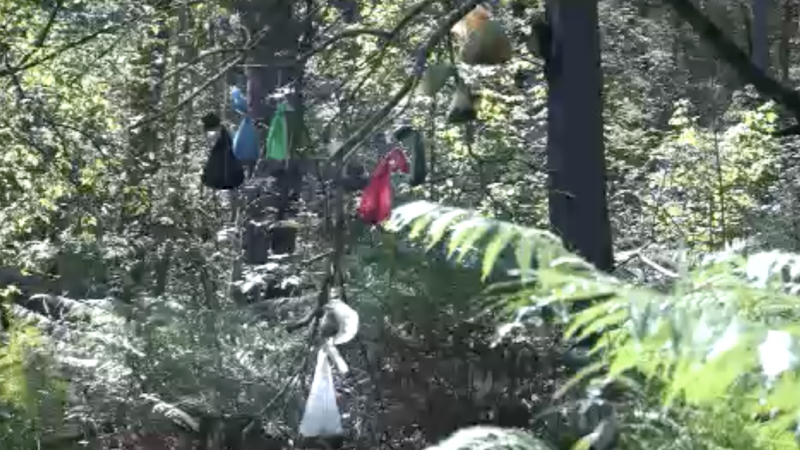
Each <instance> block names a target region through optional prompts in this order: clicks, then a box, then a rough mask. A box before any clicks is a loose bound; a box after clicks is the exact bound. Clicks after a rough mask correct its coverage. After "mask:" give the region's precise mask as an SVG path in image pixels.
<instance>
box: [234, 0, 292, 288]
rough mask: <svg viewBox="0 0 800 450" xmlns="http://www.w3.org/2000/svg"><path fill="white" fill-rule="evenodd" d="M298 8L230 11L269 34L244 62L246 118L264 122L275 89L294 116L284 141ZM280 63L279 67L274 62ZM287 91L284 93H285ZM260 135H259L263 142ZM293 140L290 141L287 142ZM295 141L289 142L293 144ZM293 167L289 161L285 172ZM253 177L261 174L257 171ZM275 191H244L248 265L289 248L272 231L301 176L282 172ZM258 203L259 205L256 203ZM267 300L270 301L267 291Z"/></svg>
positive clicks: (285, 4) (281, 3)
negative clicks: (268, 224)
mask: <svg viewBox="0 0 800 450" xmlns="http://www.w3.org/2000/svg"><path fill="white" fill-rule="evenodd" d="M301 5H302V4H301V3H299V2H295V1H291V0H275V1H272V2H262V1H254V0H238V1H236V2H235V7H236V10H237V11H238V12H239V14H240V15H241V16H242V18H243V24H244V26H246V27H247V28H248V30H249V31H250V34H251V35H253V34H255V33H257V32H258V31H259V30H262V29H265V28H267V29H268V30H269V31H268V32H267V33H266V35H265V36H264V38H263V39H261V40H260V41H259V42H258V44H257V45H256V47H255V48H254V50H253V52H252V53H251V56H250V58H249V59H248V61H247V69H246V71H245V73H246V75H247V91H248V101H249V103H250V108H251V114H252V117H253V118H254V119H256V120H258V121H261V122H264V123H269V122H270V121H271V119H272V116H273V114H274V112H275V110H276V107H277V105H278V100H276V99H275V98H274V94H276V93H277V92H278V91H279V90H284V89H286V91H287V92H288V94H287V96H286V97H285V98H284V100H285V101H286V102H288V104H289V105H290V109H291V110H293V111H294V113H292V112H289V113H288V114H287V119H288V122H289V124H290V137H291V136H298V133H297V131H298V123H300V124H301V123H302V120H298V117H297V116H298V115H301V114H302V111H303V108H302V101H301V100H302V98H301V95H300V91H299V89H298V83H300V82H302V74H303V65H302V63H298V64H297V65H296V66H293V65H291V64H286V61H291V60H293V59H295V58H296V57H297V54H298V51H299V47H300V45H301V42H300V37H301V35H302V34H303V33H304V32H307V31H308V30H306V27H303V26H302V25H303V24H301V23H300V22H299V21H298V20H297V19H296V10H297V9H299V7H300V6H301ZM278 61H280V63H278ZM287 88H288V89H287ZM264 137H265V136H262V138H261V142H263V140H264ZM292 140H293V139H290V141H292ZM294 144H296V142H290V145H291V146H295V145H294ZM291 167H296V163H295V164H293V163H291V162H290V168H291ZM256 174H257V176H264V175H266V174H265V173H264V172H263V171H261V170H258V171H257V172H256ZM274 185H275V188H274V189H273V190H272V191H270V192H266V191H264V190H257V189H255V188H253V189H250V190H246V192H245V195H246V197H247V198H246V201H245V202H244V203H245V204H246V205H248V206H247V208H246V209H245V211H243V212H244V214H245V219H244V224H245V239H244V247H245V261H246V262H247V263H249V264H263V263H264V262H266V259H267V257H268V256H269V254H270V253H283V252H285V251H289V252H290V253H291V252H292V251H293V248H294V244H295V236H294V231H293V230H289V231H288V232H287V233H286V235H284V233H283V232H282V230H284V229H283V228H281V227H275V226H274V225H275V223H274V222H277V221H281V220H285V219H288V218H290V217H291V215H292V212H291V209H292V208H291V206H292V202H291V198H292V197H293V196H294V194H295V193H297V192H299V191H300V188H301V186H302V174H298V173H296V172H295V171H293V170H288V171H286V172H285V173H284V174H283V175H281V176H278V177H277V178H276V180H275V183H274ZM262 200H263V201H262ZM269 210H275V211H277V213H276V214H275V215H274V216H272V217H270V216H269V215H268V214H267V211H269ZM270 219H272V220H273V226H272V228H271V229H270V227H265V226H263V225H260V226H259V225H256V224H259V223H261V224H263V223H264V222H265V221H268V220H270ZM267 297H270V295H269V292H268V293H267Z"/></svg>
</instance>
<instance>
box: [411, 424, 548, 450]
mask: <svg viewBox="0 0 800 450" xmlns="http://www.w3.org/2000/svg"><path fill="white" fill-rule="evenodd" d="M505 449H508V450H551V449H552V447H550V446H549V445H547V444H546V443H544V442H542V441H540V440H538V439H535V438H533V437H531V436H530V434H528V433H526V432H524V431H522V430H514V429H503V428H496V427H484V426H477V427H470V428H464V429H462V430H459V431H457V432H455V433H453V434H452V435H451V436H450V437H448V438H447V439H445V440H443V441H442V442H440V443H439V445H436V446H433V447H428V448H427V450H505Z"/></svg>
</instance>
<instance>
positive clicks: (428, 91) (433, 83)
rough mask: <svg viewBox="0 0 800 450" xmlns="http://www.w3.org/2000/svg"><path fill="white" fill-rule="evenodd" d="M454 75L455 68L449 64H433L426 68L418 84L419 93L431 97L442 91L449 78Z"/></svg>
mask: <svg viewBox="0 0 800 450" xmlns="http://www.w3.org/2000/svg"><path fill="white" fill-rule="evenodd" d="M455 73H456V68H455V67H453V66H451V65H450V64H433V65H431V66H428V68H427V69H425V73H424V74H422V79H421V80H420V82H419V90H420V92H422V93H423V94H425V95H427V96H429V97H433V96H434V95H436V94H437V93H438V92H439V91H440V90H442V88H443V87H444V85H445V84H447V81H448V80H449V79H450V77H452V76H453V75H454V74H455Z"/></svg>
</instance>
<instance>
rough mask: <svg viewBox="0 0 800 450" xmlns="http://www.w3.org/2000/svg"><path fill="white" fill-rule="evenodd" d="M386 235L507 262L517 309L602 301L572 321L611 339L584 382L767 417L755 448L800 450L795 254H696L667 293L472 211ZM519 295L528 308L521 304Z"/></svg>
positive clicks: (410, 209)
mask: <svg viewBox="0 0 800 450" xmlns="http://www.w3.org/2000/svg"><path fill="white" fill-rule="evenodd" d="M445 220H446V221H447V226H446V227H445V226H444V225H442V222H443V221H445ZM431 224H436V227H435V230H433V231H434V232H429V231H430V230H432V229H433V228H434V227H433V225H431ZM387 229H388V230H390V231H392V232H394V233H396V234H399V235H407V236H409V237H410V238H412V239H415V240H417V241H422V242H425V244H426V247H427V248H432V246H433V245H436V243H440V242H441V243H442V244H443V245H446V246H447V248H448V250H449V253H450V254H451V255H453V254H461V255H463V254H467V253H475V252H478V253H480V254H481V255H482V264H481V266H482V273H483V276H484V278H487V277H488V274H489V273H490V272H491V271H492V270H497V268H498V267H502V271H503V272H504V273H505V274H506V275H516V276H517V277H518V278H520V277H525V278H524V281H527V280H530V281H532V282H526V283H517V284H516V286H518V288H517V289H516V290H515V291H514V290H512V291H511V292H508V291H507V293H506V294H504V296H505V298H506V299H507V300H509V301H511V302H513V303H514V304H515V305H518V306H525V307H531V306H534V307H536V306H540V305H542V304H552V303H561V304H569V303H572V302H575V301H577V300H584V299H587V298H590V299H595V300H597V301H596V302H595V303H594V304H593V306H591V307H590V308H588V309H585V310H582V311H580V312H577V313H574V314H571V315H569V316H568V317H567V321H568V327H567V330H566V335H567V337H568V338H580V337H584V336H586V335H588V334H590V333H594V332H600V333H602V335H603V339H600V340H599V342H598V344H597V345H596V346H595V348H593V349H592V352H593V353H594V354H598V355H602V358H601V359H599V360H598V361H597V363H596V364H594V365H592V366H590V367H589V368H587V370H585V371H584V372H582V373H581V374H580V376H582V377H589V378H591V377H592V376H594V377H596V378H599V377H601V376H602V377H604V378H606V379H623V378H626V377H627V376H629V375H630V374H631V373H640V374H643V375H644V376H645V379H646V380H648V381H649V382H650V384H651V385H654V386H658V388H659V391H660V399H661V402H662V404H663V405H665V406H668V407H669V406H672V407H679V406H683V405H689V406H692V407H694V408H697V409H698V410H701V409H707V408H711V407H714V408H720V405H728V407H730V408H733V407H735V408H737V409H736V411H737V413H742V414H744V415H745V416H756V415H763V414H764V412H766V411H769V412H771V416H770V418H769V419H768V420H763V421H760V422H756V421H750V422H749V427H748V430H749V431H752V433H753V434H754V437H755V438H756V441H757V442H759V443H760V444H763V445H759V448H794V445H795V444H794V427H795V425H796V418H797V414H798V413H799V412H800V380H798V374H800V372H798V358H800V352H798V338H799V337H800V327H798V325H797V324H796V323H797V322H796V319H797V318H798V317H797V312H796V311H797V310H798V308H797V307H798V306H800V298H799V297H797V296H796V295H794V292H796V289H794V288H793V283H794V282H793V280H794V279H795V278H797V277H796V274H798V273H800V262H799V261H800V258H798V256H796V255H787V254H782V253H777V252H770V253H763V252H762V253H756V254H753V255H750V256H749V257H748V256H745V255H743V253H742V252H740V251H735V250H733V249H727V250H726V251H723V252H721V253H719V254H714V255H710V256H708V257H705V258H701V259H698V260H697V263H696V264H694V265H693V266H691V267H687V268H686V269H685V270H684V275H683V276H682V277H681V278H680V279H679V280H678V281H677V282H676V283H675V284H674V286H673V287H672V289H671V290H669V291H667V292H657V291H655V290H653V289H650V288H648V287H646V286H639V285H636V284H633V283H630V282H626V281H624V280H619V279H616V278H614V277H611V276H609V275H607V274H604V273H600V272H599V271H597V270H596V269H595V268H593V267H592V266H591V265H590V264H588V263H587V262H585V261H583V260H581V259H580V258H578V257H576V256H574V255H572V254H570V253H569V252H567V251H566V250H565V249H564V248H563V247H562V245H561V243H560V242H559V240H558V239H557V238H556V237H555V236H554V235H552V234H550V233H548V232H544V231H539V230H532V229H527V228H524V227H520V226H517V225H513V224H509V223H503V222H499V221H494V220H490V219H485V218H481V217H479V216H477V215H476V214H474V213H471V212H469V211H466V210H460V209H457V208H449V207H443V206H438V205H435V204H431V203H429V202H415V203H411V204H408V205H404V206H402V207H399V208H397V209H396V210H395V212H394V213H393V216H392V218H391V220H390V222H389V223H388V226H387ZM409 229H410V230H412V233H411V234H410V235H409V234H408V230H409ZM510 250H513V251H514V253H515V254H516V255H517V257H516V264H515V266H514V267H510V266H509V264H508V261H506V260H504V258H503V257H502V255H503V253H504V252H508V251H510ZM495 287H496V285H495ZM490 291H491V288H490ZM520 299H524V300H525V301H526V302H528V304H527V305H519V301H520ZM518 320H521V319H518ZM776 445H777V447H776Z"/></svg>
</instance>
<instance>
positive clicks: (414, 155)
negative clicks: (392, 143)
mask: <svg viewBox="0 0 800 450" xmlns="http://www.w3.org/2000/svg"><path fill="white" fill-rule="evenodd" d="M394 138H395V139H397V140H398V141H400V142H401V143H402V144H403V146H404V147H405V148H406V149H407V150H408V151H409V152H410V153H411V180H410V181H409V184H410V185H411V186H419V185H421V184H422V183H424V182H425V179H426V178H427V177H428V167H427V165H426V162H425V142H424V140H423V138H422V133H420V132H419V131H417V130H416V129H414V128H411V127H410V126H408V125H404V126H401V127H400V128H398V129H397V130H395V132H394Z"/></svg>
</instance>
